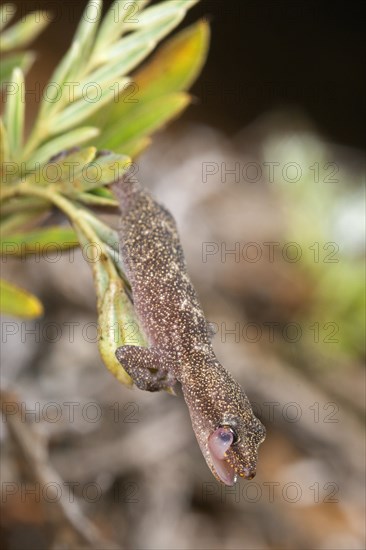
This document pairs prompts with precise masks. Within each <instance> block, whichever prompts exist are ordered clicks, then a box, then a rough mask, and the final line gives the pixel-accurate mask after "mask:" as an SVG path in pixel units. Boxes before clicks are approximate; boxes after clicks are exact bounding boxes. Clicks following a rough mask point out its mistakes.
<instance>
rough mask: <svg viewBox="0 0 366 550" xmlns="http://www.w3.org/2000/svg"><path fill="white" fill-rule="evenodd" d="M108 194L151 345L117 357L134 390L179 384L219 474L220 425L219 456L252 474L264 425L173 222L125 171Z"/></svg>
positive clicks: (127, 350)
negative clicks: (225, 362)
mask: <svg viewBox="0 0 366 550" xmlns="http://www.w3.org/2000/svg"><path fill="white" fill-rule="evenodd" d="M113 191H114V192H115V194H116V196H117V197H118V199H119V202H120V209H121V213H122V219H121V225H120V239H121V254H122V260H123V263H124V266H125V271H126V275H127V277H128V279H129V281H130V284H131V288H132V294H133V300H134V305H135V309H136V312H137V315H138V317H139V320H140V322H141V325H142V327H143V329H144V332H145V333H146V335H147V337H148V340H149V344H150V347H149V348H141V347H136V346H123V347H120V348H118V350H117V351H116V356H117V358H118V360H119V361H120V363H121V364H122V365H123V367H124V368H125V370H126V371H127V372H128V373H129V374H130V376H131V377H132V378H133V380H134V382H135V384H136V386H137V387H139V388H140V389H143V390H148V391H158V390H161V389H164V388H165V389H167V388H171V387H172V386H173V385H174V384H175V383H176V381H178V382H180V384H181V385H182V389H183V394H184V398H185V401H186V403H187V406H188V409H189V412H190V415H191V420H192V426H193V429H194V432H195V434H196V437H197V440H198V443H199V445H200V447H201V450H202V453H203V455H204V457H205V459H206V461H207V463H208V465H209V467H210V468H211V470H212V472H213V474H214V475H215V477H216V478H217V479H220V477H219V476H218V474H217V471H216V468H215V466H214V464H213V461H212V457H211V454H210V450H209V447H208V438H209V437H210V435H211V434H213V432H214V431H215V430H216V429H217V428H218V427H220V426H228V428H229V429H230V430H231V431H232V433H233V434H234V443H233V444H232V445H231V446H230V448H229V449H228V451H227V453H226V454H225V460H226V462H227V463H228V464H230V465H231V468H232V471H233V472H234V473H235V476H234V478H236V473H237V474H239V475H240V476H242V477H246V478H248V479H250V478H252V477H253V476H254V475H255V470H256V463H257V452H258V446H259V444H260V443H261V442H262V441H263V440H264V438H265V429H264V427H263V425H262V424H261V423H260V421H259V420H258V419H257V418H256V417H255V416H254V414H253V411H252V408H251V406H250V403H249V400H248V399H247V397H246V395H245V394H244V392H243V391H242V389H241V388H240V386H239V384H238V383H237V382H236V381H235V380H234V379H233V378H232V376H231V375H230V374H229V373H228V371H227V370H226V369H225V368H224V367H223V366H222V365H221V364H220V363H219V361H218V360H217V358H216V356H215V353H214V351H213V349H212V345H211V334H210V328H209V326H208V323H207V321H206V319H205V317H204V314H203V311H202V308H201V306H200V303H199V301H198V298H197V295H196V292H195V290H194V288H193V286H192V283H191V282H190V280H189V277H188V275H187V270H186V264H185V259H184V255H183V250H182V246H181V244H180V241H179V236H178V232H177V227H176V224H175V221H174V219H173V218H172V216H171V215H170V213H169V212H168V211H167V210H166V209H165V208H164V207H162V206H161V205H159V204H158V203H157V202H156V201H155V200H154V199H153V197H152V196H151V195H150V193H148V192H147V191H146V190H144V189H143V188H142V187H141V186H140V184H139V183H138V182H137V181H136V180H135V179H134V178H133V177H132V176H130V175H128V174H127V175H125V176H124V178H123V179H122V180H120V181H119V182H117V183H115V184H114V185H113ZM235 480H236V479H234V482H235ZM228 484H231V483H228Z"/></svg>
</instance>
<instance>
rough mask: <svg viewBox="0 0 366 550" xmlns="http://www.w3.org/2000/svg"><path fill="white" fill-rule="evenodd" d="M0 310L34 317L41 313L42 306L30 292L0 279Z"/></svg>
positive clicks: (10, 313)
mask: <svg viewBox="0 0 366 550" xmlns="http://www.w3.org/2000/svg"><path fill="white" fill-rule="evenodd" d="M0 311H1V313H3V314H5V315H11V316H14V317H21V318H23V319H34V318H36V317H40V315H42V314H43V306H42V304H41V302H40V301H39V300H38V298H37V297H36V296H34V295H33V294H31V293H30V292H27V291H26V290H23V289H22V288H19V287H17V286H15V285H13V284H11V283H9V282H8V281H5V280H4V279H0Z"/></svg>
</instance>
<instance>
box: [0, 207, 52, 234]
mask: <svg viewBox="0 0 366 550" xmlns="http://www.w3.org/2000/svg"><path fill="white" fill-rule="evenodd" d="M48 213H49V206H45V207H43V208H42V207H41V208H37V209H34V208H32V209H31V210H28V211H25V212H15V213H14V214H11V215H9V216H5V217H3V218H2V220H1V224H0V232H1V238H4V236H5V235H10V234H11V233H13V232H14V231H24V230H25V229H26V228H29V227H33V226H34V225H36V224H39V223H41V222H42V221H43V220H44V219H45V218H46V217H47V216H48Z"/></svg>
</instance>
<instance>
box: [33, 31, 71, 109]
mask: <svg viewBox="0 0 366 550" xmlns="http://www.w3.org/2000/svg"><path fill="white" fill-rule="evenodd" d="M79 56H80V45H79V43H78V42H73V43H72V44H71V47H70V48H69V49H68V51H67V52H66V54H65V55H64V57H63V58H62V59H61V61H60V63H59V64H58V65H57V67H56V69H55V70H54V72H53V74H52V76H51V78H50V80H49V81H48V83H47V86H46V91H47V93H46V94H45V97H44V98H43V99H42V105H41V108H40V111H39V113H38V118H39V119H42V118H44V117H45V116H46V114H47V113H49V112H50V111H58V110H60V109H61V107H62V102H61V99H62V94H65V88H64V85H65V82H66V81H67V79H68V78H69V76H70V73H71V70H72V67H73V66H74V64H75V62H76V60H77V59H78V58H79ZM51 84H52V85H51ZM55 84H57V86H55ZM60 89H61V92H60ZM60 94H61V96H60ZM59 96H60V97H59Z"/></svg>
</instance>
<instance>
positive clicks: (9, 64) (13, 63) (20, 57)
mask: <svg viewBox="0 0 366 550" xmlns="http://www.w3.org/2000/svg"><path fill="white" fill-rule="evenodd" d="M34 60H35V55H34V53H33V52H20V53H15V54H12V55H9V56H7V57H5V58H3V59H2V61H1V64H0V85H1V86H3V85H4V84H8V82H9V81H10V79H11V75H12V72H13V70H14V69H15V68H16V67H19V69H21V70H22V71H23V73H27V71H28V70H29V69H30V67H31V66H32V64H33V62H34Z"/></svg>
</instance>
